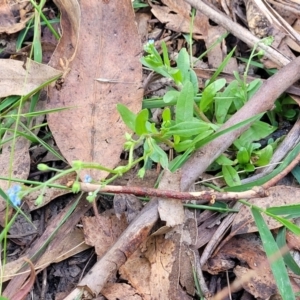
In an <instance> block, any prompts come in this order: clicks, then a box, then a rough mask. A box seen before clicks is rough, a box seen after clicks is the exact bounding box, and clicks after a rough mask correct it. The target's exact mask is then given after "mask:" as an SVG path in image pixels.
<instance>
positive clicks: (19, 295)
mask: <svg viewBox="0 0 300 300" xmlns="http://www.w3.org/2000/svg"><path fill="white" fill-rule="evenodd" d="M24 260H25V261H26V262H27V263H28V264H29V266H30V276H29V278H28V280H27V281H26V282H25V284H24V285H23V286H22V288H21V289H20V290H18V291H16V293H15V294H14V295H13V296H12V297H11V298H10V299H11V300H24V299H26V297H27V295H28V293H29V292H30V291H31V289H32V287H33V285H34V283H35V278H36V273H35V270H34V265H33V264H32V262H31V261H30V260H29V259H27V258H25V259H24Z"/></svg>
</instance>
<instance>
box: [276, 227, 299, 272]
mask: <svg viewBox="0 0 300 300" xmlns="http://www.w3.org/2000/svg"><path fill="white" fill-rule="evenodd" d="M276 242H277V245H278V247H279V248H280V249H281V248H284V247H286V246H287V245H286V228H284V227H283V228H280V230H279V232H278V234H277V237H276ZM283 260H284V262H285V264H286V265H287V266H288V267H289V268H290V269H291V270H292V272H294V273H295V274H296V275H300V267H299V266H298V264H297V263H296V262H295V260H294V258H293V256H292V255H291V253H290V252H287V253H285V254H284V255H283Z"/></svg>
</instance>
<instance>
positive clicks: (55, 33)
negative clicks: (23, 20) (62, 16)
mask: <svg viewBox="0 0 300 300" xmlns="http://www.w3.org/2000/svg"><path fill="white" fill-rule="evenodd" d="M42 2H44V1H42ZM30 3H31V4H32V5H33V6H34V8H35V9H36V10H37V11H38V12H39V15H40V16H41V18H42V19H43V20H44V22H45V23H46V25H47V27H48V28H49V30H50V31H51V32H52V34H53V35H54V37H55V38H56V39H57V40H59V39H60V35H59V34H58V33H57V32H56V30H55V29H54V28H53V26H52V25H51V24H50V23H49V21H48V19H47V18H46V17H45V15H44V14H43V12H42V10H41V7H42V6H41V5H37V4H36V3H35V2H34V1H33V0H30Z"/></svg>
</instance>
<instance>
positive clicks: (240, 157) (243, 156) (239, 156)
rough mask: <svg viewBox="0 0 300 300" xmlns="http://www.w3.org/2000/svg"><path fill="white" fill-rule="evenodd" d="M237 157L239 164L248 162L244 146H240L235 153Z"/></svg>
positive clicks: (248, 158)
mask: <svg viewBox="0 0 300 300" xmlns="http://www.w3.org/2000/svg"><path fill="white" fill-rule="evenodd" d="M237 159H238V162H239V164H241V165H244V164H247V163H249V161H250V156H249V153H248V151H247V149H246V148H245V147H241V148H240V149H239V151H238V153H237Z"/></svg>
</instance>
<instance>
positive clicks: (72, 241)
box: [3, 228, 90, 282]
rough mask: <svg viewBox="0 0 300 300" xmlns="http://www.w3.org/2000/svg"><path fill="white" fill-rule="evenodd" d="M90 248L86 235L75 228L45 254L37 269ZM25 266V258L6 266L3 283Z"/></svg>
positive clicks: (37, 264)
mask: <svg viewBox="0 0 300 300" xmlns="http://www.w3.org/2000/svg"><path fill="white" fill-rule="evenodd" d="M89 248H90V246H88V245H87V244H85V243H84V235H83V232H82V230H81V229H78V228H75V229H74V230H72V231H71V232H68V233H67V234H65V235H64V236H63V238H61V239H60V240H59V241H56V243H55V247H51V249H50V250H51V251H49V249H48V250H47V251H45V252H44V254H43V255H42V256H41V258H40V259H39V260H38V262H37V263H36V268H37V269H44V268H45V267H46V266H49V265H50V264H52V263H59V262H61V261H63V260H65V259H67V258H69V257H72V256H74V255H76V254H78V253H80V252H83V251H84V250H87V249H89ZM23 264H24V257H20V258H18V259H17V260H13V261H11V262H9V263H7V264H6V265H5V270H4V277H3V282H5V281H7V280H9V279H11V278H12V277H13V276H15V274H16V273H17V272H18V271H19V270H20V268H21V267H22V265H23Z"/></svg>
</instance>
